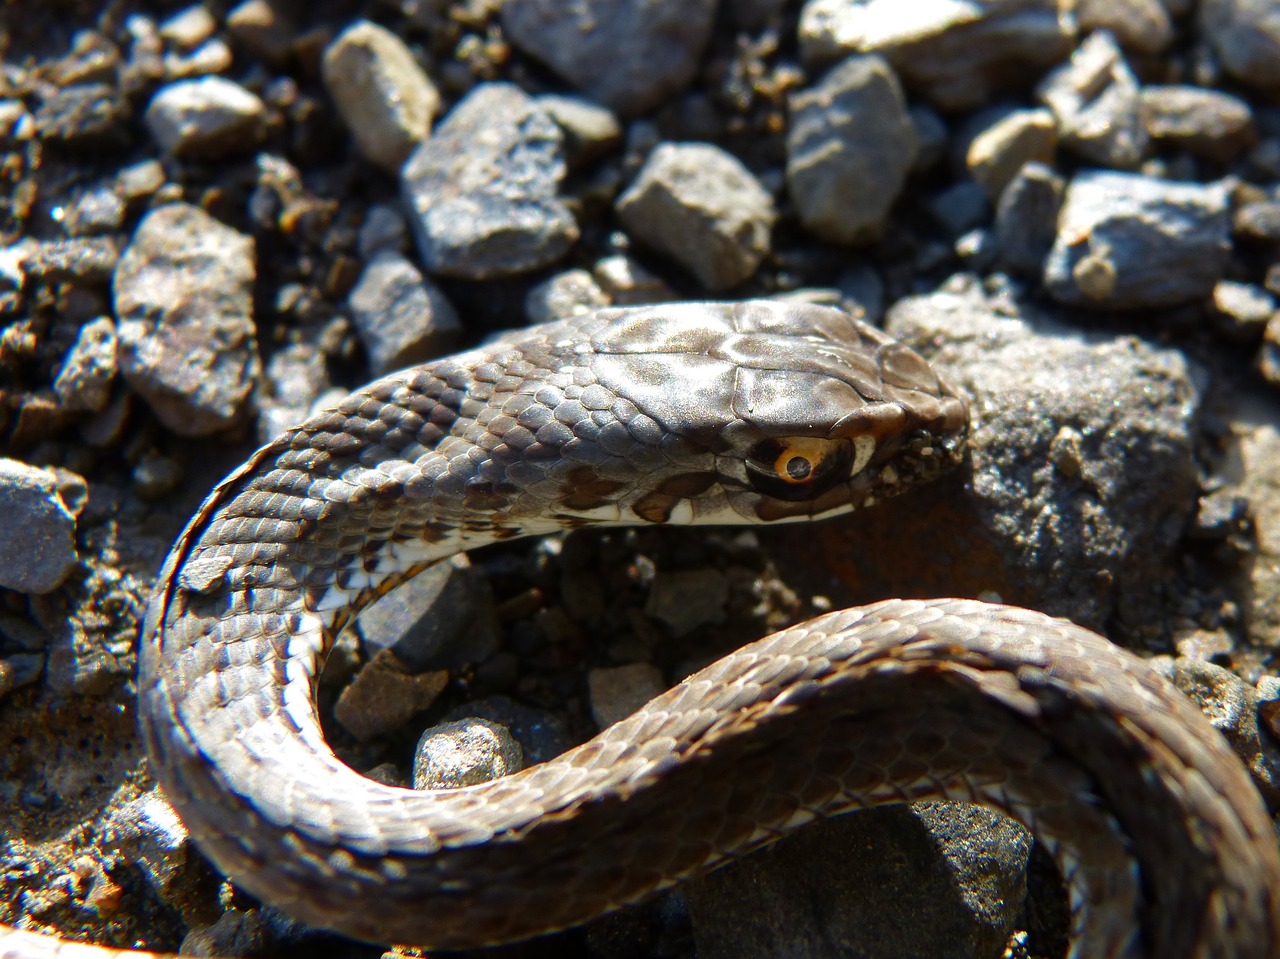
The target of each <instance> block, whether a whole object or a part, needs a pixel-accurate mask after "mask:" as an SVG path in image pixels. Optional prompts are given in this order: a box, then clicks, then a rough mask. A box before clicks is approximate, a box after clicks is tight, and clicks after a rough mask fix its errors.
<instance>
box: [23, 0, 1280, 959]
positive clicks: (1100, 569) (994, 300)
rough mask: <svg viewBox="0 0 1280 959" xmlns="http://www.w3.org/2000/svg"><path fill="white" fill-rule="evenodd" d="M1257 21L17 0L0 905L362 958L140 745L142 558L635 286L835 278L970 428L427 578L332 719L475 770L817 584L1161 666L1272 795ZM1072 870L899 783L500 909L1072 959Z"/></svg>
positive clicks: (1271, 206) (706, 292)
mask: <svg viewBox="0 0 1280 959" xmlns="http://www.w3.org/2000/svg"><path fill="white" fill-rule="evenodd" d="M1068 7H1070V8H1071V9H1070V10H1069V11H1068V10H1067V9H1066V8H1068ZM1277 24H1280V5H1278V4H1277V3H1276V2H1275V0H1199V2H1198V3H1193V2H1191V0H1109V2H1093V0H1078V2H1077V3H1072V4H1066V3H1054V2H1051V0H1017V2H1004V3H994V2H991V3H980V2H977V0H975V2H972V3H966V4H959V3H957V4H951V5H946V4H927V3H924V2H915V0H809V2H807V3H804V4H800V3H789V2H779V0H736V2H732V0H723V2H721V3H719V4H717V3H716V2H715V0H649V2H639V0H631V2H627V0H582V2H579V3H575V4H572V5H569V4H565V3H557V2H554V0H506V2H505V3H504V2H502V0H469V2H464V3H448V2H446V0H367V2H358V0H350V2H347V0H319V2H312V3H308V4H301V3H290V2H286V0H243V2H240V3H238V4H235V3H231V2H229V0H226V2H223V0H208V2H206V3H204V4H199V3H197V4H195V5H192V6H186V7H184V6H180V5H166V4H159V3H152V4H146V3H142V2H136V0H113V2H109V3H96V2H71V0H65V2H55V3H43V2H41V3H37V2H34V0H26V2H24V0H0V56H2V57H3V73H2V74H0V182H2V183H3V186H2V187H0V922H4V923H9V924H19V925H22V926H24V927H28V928H32V929H40V930H47V931H56V932H59V933H61V934H64V935H69V936H75V937H77V938H83V939H86V940H89V941H94V942H102V943H112V944H116V945H124V946H129V945H140V946H147V947H151V948H160V949H173V948H177V947H179V946H180V945H181V946H183V948H185V949H192V950H195V949H202V950H205V951H204V952H203V954H207V955H254V956H318V955H331V954H332V955H343V956H346V955H359V956H364V955H368V956H377V955H380V954H381V952H382V950H380V949H378V948H374V947H365V946H360V945H357V944H354V943H350V942H346V941H344V940H340V939H337V938H336V937H333V936H330V935H326V934H322V933H317V932H315V931H310V930H306V929H300V928H297V927H296V926H295V925H293V924H291V923H290V922H289V921H288V920H287V919H286V918H285V917H283V916H280V915H278V914H276V913H274V912H272V911H271V910H270V909H263V908H259V907H257V905H256V904H255V903H254V902H252V901H251V900H249V899H248V898H247V897H245V896H244V895H243V894H240V893H238V892H237V891H236V890H235V889H234V888H232V887H231V886H230V885H229V884H227V883H225V882H223V881H222V880H221V879H220V877H218V876H216V875H215V874H214V873H212V872H211V871H210V870H209V869H208V867H207V866H205V865H204V863H203V861H202V860H201V859H200V857H199V854H198V853H197V852H196V851H195V850H194V849H192V848H191V847H190V845H189V844H188V843H187V842H186V840H185V836H184V835H183V832H182V829H181V826H180V824H178V823H177V822H176V821H175V820H174V819H173V817H172V813H171V812H170V811H169V809H168V807H167V806H166V805H165V804H164V802H163V800H162V799H161V798H160V797H159V796H158V794H157V793H156V792H155V791H154V790H152V788H151V783H150V781H149V778H148V774H147V770H146V763H145V760H144V759H143V757H142V753H141V747H140V743H139V742H138V739H137V736H136V733H135V731H134V724H133V715H132V676H133V673H134V670H135V666H136V661H135V655H134V645H135V640H136V632H137V627H138V623H139V621H140V618H141V615H142V612H143V610H144V608H145V603H146V599H147V596H148V594H149V591H150V589H151V586H152V583H153V581H154V577H155V573H156V571H157V570H158V568H159V566H160V563H161V561H162V559H163V557H164V554H165V552H166V551H167V549H168V547H169V545H170V543H172V541H173V539H174V537H175V536H176V535H177V533H178V531H179V530H180V529H181V527H182V525H183V524H184V522H185V521H186V519H187V518H188V517H189V516H190V514H191V512H192V511H193V510H194V508H195V506H196V505H197V504H198V502H199V500H200V499H201V498H202V497H203V495H204V494H205V493H206V492H207V491H208V490H209V488H210V487H211V486H212V485H213V484H214V483H216V482H217V481H218V479H220V478H221V476H222V475H224V474H225V473H226V472H228V471H229V470H230V469H231V468H233V467H234V466H235V465H237V464H238V463H239V462H241V461H242V460H243V459H244V458H245V457H246V456H247V455H248V454H249V453H250V452H251V451H252V449H253V448H254V447H255V445H256V444H258V443H259V442H263V441H265V440H266V439H268V438H270V437H271V436H273V435H274V434H275V433H276V432H277V431H279V430H280V429H281V428H282V427H284V426H286V425H288V424H291V423H293V422H296V421H297V420H298V419H300V418H301V417H303V416H305V415H306V414H307V412H308V411H309V410H312V409H314V408H316V407H319V406H323V405H325V404H326V403H328V402H330V401H332V399H333V398H334V397H335V396H339V395H341V394H342V393H344V392H345V391H346V390H348V389H350V388H351V387H353V386H356V385H358V384H360V383H362V382H364V381H366V380H368V379H369V378H371V377H373V376H375V375H378V374H380V373H382V372H385V371H388V370H393V369H396V368H399V367H401V366H404V365H407V364H412V363H415V362H419V361H422V360H424V359H428V358H430V357H432V356H437V355H441V354H442V353H446V352H449V351H450V350H452V349H455V348H459V347H463V346H466V345H469V344H473V343H475V342H478V341H480V340H481V339H483V338H484V337H485V336H486V335H487V334H488V333H490V332H492V331H494V330H498V329H502V328H506V327H511V326H519V325H522V324H525V323H529V322H536V321H541V320H546V319H550V318H554V317H557V316H564V315H570V314H573V313H575V312H579V311H584V310H588V309H592V308H594V307H597V306H601V305H610V304H615V305H627V304H641V303H656V302H662V301H666V300H675V299H708V298H723V299H742V298H747V297H758V296H776V297H801V298H805V299H810V300H818V301H821V302H828V303H833V304H838V305H841V306H843V307H844V308H846V309H848V310H850V311H852V312H854V313H856V314H859V315H861V316H864V317H865V318H866V319H868V320H869V321H871V322H874V323H878V324H881V325H884V326H885V327H886V328H888V329H889V330H891V331H892V332H894V333H895V334H896V335H898V336H900V337H902V338H903V339H905V340H907V341H908V342H910V343H912V344H913V345H915V346H916V347H917V348H918V349H920V350H921V351H922V352H924V353H926V354H927V355H928V356H930V358H931V359H933V361H934V362H935V364H937V365H938V366H939V368H941V369H943V370H944V371H945V372H946V373H947V375H949V376H950V377H951V378H952V379H953V380H954V381H956V382H957V383H959V384H960V385H961V386H962V387H963V388H964V389H965V390H966V391H967V392H968V393H969V394H970V395H971V396H972V398H973V408H974V432H973V443H972V451H971V455H970V457H969V460H968V462H967V463H966V465H965V466H964V467H963V468H962V469H961V470H959V471H958V472H957V473H955V474H953V475H951V476H949V477H947V478H945V479H943V480H942V481H940V482H938V483H937V484H935V485H934V486H933V487H932V488H929V489H926V490H922V491H920V492H919V493H918V494H917V495H915V496H913V497H910V498H909V500H910V501H909V502H907V501H891V502H889V503H886V504H883V505H882V506H880V507H877V508H876V509H874V510H870V511H868V512H866V513H865V514H859V515H855V516H852V517H849V518H846V519H842V520H839V521H834V522H830V523H827V524H824V525H822V526H820V527H815V528H809V529H803V530H799V529H781V528H779V529H763V530H753V531H740V530H732V529H725V530H714V531H707V530H696V531H689V530H679V529H644V530H634V531H612V532H604V533H599V532H590V531H579V532H576V533H574V534H572V535H569V536H563V537H553V538H549V539H547V540H545V541H542V542H530V543H514V544H504V545H502V546H499V547H495V548H492V549H489V550H487V551H484V552H482V553H479V554H477V555H476V556H474V557H472V558H471V560H470V562H467V561H465V560H459V561H457V562H454V563H451V564H447V565H446V566H444V567H442V568H439V569H437V570H434V571H432V573H431V574H430V575H424V576H423V577H421V578H420V579H419V580H417V581H415V582H414V583H413V584H412V585H411V586H410V587H406V588H405V589H404V590H402V591H401V594H397V595H395V596H393V597H389V598H388V599H387V600H384V601H383V602H382V603H380V604H379V605H378V606H376V607H374V608H373V609H372V610H370V611H368V612H367V613H366V614H365V615H364V616H362V618H361V621H360V623H359V625H358V627H357V629H356V630H353V631H351V632H350V634H349V635H347V636H346V637H344V642H343V643H342V644H341V645H340V647H339V649H338V651H337V652H336V653H335V655H334V657H333V658H332V660H331V661H330V663H329V666H328V668H327V670H326V673H325V676H324V680H323V684H322V688H321V706H322V711H323V714H324V719H325V723H326V728H327V730H328V732H329V735H330V739H331V742H333V743H334V744H335V747H336V748H337V750H338V752H339V753H340V755H341V756H342V757H343V758H344V759H345V760H346V761H347V762H349V763H350V764H351V765H353V766H354V767H356V768H357V769H360V770H362V771H365V772H367V773H368V774H369V775H372V776H373V777H374V778H378V779H382V780H384V781H388V782H401V783H418V784H422V783H444V782H462V781H467V779H468V777H473V776H475V775H476V772H475V769H476V768H477V767H480V768H483V769H485V770H486V772H485V773H484V775H497V774H499V773H500V772H501V771H502V770H504V769H508V768H512V767H513V766H514V765H518V764H519V763H520V762H521V761H524V762H534V761H539V760H541V759H543V758H547V757H549V756H551V755H555V754H556V753H557V752H559V751H561V750H563V749H564V748H566V747H568V746H569V745H572V744H574V743H577V742H581V741H583V740H584V739H586V738H588V737H589V736H591V735H592V734H593V733H594V732H595V731H596V730H597V729H598V728H600V726H602V725H607V724H608V723H610V722H612V721H614V720H616V719H617V718H619V717H620V716H623V715H626V713H627V712H628V711H629V710H630V709H632V708H634V707H635V705H637V704H638V703H639V702H643V701H644V700H645V699H646V698H647V697H648V696H650V695H652V694H653V693H656V692H658V691H660V690H662V689H663V688H665V687H666V686H667V685H669V684H670V683H672V682H674V681H677V680H679V679H680V678H681V677H682V676H684V675H686V674H688V673H689V672H691V671H692V670H694V669H696V668H698V667H699V666H701V665H703V664H705V663H707V662H709V661H711V660H712V659H714V658H715V657H716V656H717V655H719V654H721V653H723V652H724V651H726V650H728V649H731V648H733V647H734V646H736V645H739V644H741V643H742V642H745V641H747V640H750V639H754V638H756V637H759V636H761V635H764V634H765V633H767V632H769V631H771V630H773V629H775V628H778V627H780V626H782V625H786V624H788V623H792V622H795V621H798V620H800V619H803V618H806V617H807V616H810V615H812V614H814V613H816V612H819V611H822V610H825V609H829V608H836V607H840V606H845V605H850V604H853V603H856V602H862V601H867V600H871V599H875V598H880V597H884V596H940V595H955V596H979V597H982V598H994V597H999V598H1001V599H1003V600H1004V601H1006V602H1013V603H1018V604H1021V605H1026V606H1030V607H1034V608H1037V609H1043V610H1046V611H1048V612H1050V613H1053V614H1056V615H1062V616H1068V617H1070V618H1072V619H1074V620H1076V621H1077V622H1080V623H1082V624H1084V625H1087V626H1089V627H1091V628H1094V629H1098V630H1101V631H1103V632H1105V633H1106V634H1107V635H1109V636H1110V637H1111V638H1112V639H1114V640H1115V641H1117V642H1121V643H1123V644H1125V645H1127V646H1129V647H1131V648H1134V649H1136V650H1138V651H1140V652H1142V653H1144V654H1146V655H1149V656H1151V657H1153V662H1154V663H1155V665H1156V666H1157V668H1159V669H1160V670H1161V671H1162V672H1164V673H1166V674H1167V675H1168V676H1170V677H1171V678H1173V679H1174V681H1175V682H1177V683H1178V684H1179V685H1180V686H1181V687H1182V688H1183V689H1184V690H1186V691H1187V692H1188V693H1189V694H1191V695H1192V696H1193V697H1195V698H1196V699H1197V701H1198V702H1200V703H1201V704H1202V705H1203V706H1204V707H1205V709H1206V712H1208V713H1209V714H1210V715H1211V716H1212V717H1213V718H1214V721H1215V722H1216V723H1218V724H1219V725H1220V726H1221V728H1223V729H1224V731H1225V732H1226V733H1227V735H1228V737H1229V738H1230V740H1231V742H1232V743H1233V745H1234V746H1235V747H1236V748H1237V749H1238V750H1239V751H1240V753H1241V755H1242V757H1243V758H1244V759H1245V761H1246V763H1247V764H1248V765H1249V767H1250V769H1251V771H1252V772H1253V774H1254V777H1255V780H1256V781H1257V783H1258V786H1259V789H1260V790H1261V791H1262V793H1263V796H1264V798H1265V799H1266V800H1267V801H1268V802H1269V803H1271V804H1272V808H1273V809H1274V808H1276V806H1277V803H1278V802H1280V765H1277V764H1278V763H1280V752H1278V751H1277V745H1276V741H1275V739H1274V736H1275V735H1276V734H1277V733H1278V732H1280V679H1277V678H1276V677H1275V676H1274V675H1270V674H1269V670H1271V669H1272V668H1273V667H1272V662H1273V659H1274V657H1275V651H1276V649H1277V647H1280V402H1278V400H1277V393H1276V390H1277V388H1278V387H1280V310H1278V308H1277V296H1280V107H1277V106H1276V105H1275V104H1276V103H1277V99H1276V94H1277V93H1280V32H1278V28H1277ZM588 25H591V28H590V29H588ZM473 717H479V718H480V719H482V720H483V722H477V721H476V720H475V719H473ZM442 723H450V724H453V725H448V726H444V727H442V728H440V729H437V730H436V731H435V732H434V733H433V734H432V735H430V736H428V737H426V738H424V740H423V742H422V743H419V736H420V734H421V733H422V732H423V730H426V729H429V728H432V727H436V726H437V725H438V724H442ZM512 737H514V742H515V743H518V745H514V744H513V740H512ZM460 753H461V755H463V756H464V758H463V759H461V760H458V759H457V756H458V755H459V754H460ZM522 756H523V760H522V759H521V757H522ZM1063 909H1064V898H1063V893H1062V890H1061V887H1060V884H1059V883H1058V881H1057V878H1056V875H1055V872H1054V869H1053V866H1052V864H1051V863H1050V862H1049V861H1048V859H1047V856H1046V855H1045V854H1044V853H1043V852H1042V851H1040V850H1039V849H1038V848H1036V847H1035V846H1034V844H1033V843H1031V842H1030V840H1029V839H1028V837H1027V836H1026V834H1025V833H1024V832H1022V831H1021V829H1020V828H1018V827H1017V826H1016V825H1015V824H1013V823H1011V822H1009V821H1007V820H1004V819H1002V818H1000V817H995V816H992V815H988V814H986V813H985V812H983V811H981V810H974V809H972V808H970V807H966V806H960V805H950V804H922V805H919V806H915V807H911V808H894V809H887V810H882V811H877V812H875V813H871V814H866V815H863V816H858V817H845V818H844V819H843V820H839V821H836V822H833V823H830V824H827V825H825V826H821V827H817V828H815V829H810V830H807V831H806V832H805V833H804V834H802V835H800V836H798V837H796V838H794V839H792V840H788V841H786V842H783V843H780V844H779V845H778V846H775V847H773V848H771V849H769V850H766V851H764V852H763V853H760V854H757V855H755V856H752V857H750V859H749V860H747V861H746V862H744V863H742V864H740V865H736V866H734V867H732V868H729V869H726V870H724V871H722V872H720V873H718V874H716V875H715V876H713V877H711V878H709V879H707V880H703V881H700V882H698V883H695V884H692V885H691V886H689V887H688V888H687V890H686V891H678V892H676V893H673V894H669V895H667V896H665V897H664V898H662V899H660V900H659V901H657V902H655V903H651V904H649V905H646V906H644V907H640V908H637V909H632V910H629V911H627V912H624V913H622V914H620V915H617V916H614V917H609V918H606V919H604V920H601V921H598V922H596V923H593V924H591V925H589V926H588V927H586V928H585V929H582V930H576V931H571V932H568V933H564V934H560V935H557V936H552V937H547V938H545V939H543V940H539V941H537V942H534V943H529V944H523V945H518V946H512V947H507V948H505V949H503V950H500V951H498V952H496V953H490V954H509V955H511V956H513V957H514V956H521V957H523V956H542V955H556V956H565V955H573V956H578V955H582V956H597V957H651V956H655V957H656V956H671V957H686V956H693V955H696V956H699V957H701V959H710V957H715V956H726V957H727V956H734V957H743V956H783V955H785V956H796V957H800V956H804V957H819V956H830V955H854V954H856V955H860V956H868V957H871V956H874V957H880V956H885V957H888V956H902V955H929V956H934V957H952V956H955V957H985V956H1000V955H1004V954H1007V955H1018V956H1056V955H1061V954H1062V951H1063V941H1062V937H1063V933H1062V928H1063V922H1062V915H1063Z"/></svg>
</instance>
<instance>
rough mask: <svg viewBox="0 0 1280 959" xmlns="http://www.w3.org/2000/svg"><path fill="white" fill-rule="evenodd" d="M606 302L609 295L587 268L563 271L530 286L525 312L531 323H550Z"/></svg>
mask: <svg viewBox="0 0 1280 959" xmlns="http://www.w3.org/2000/svg"><path fill="white" fill-rule="evenodd" d="M608 305H609V297H608V294H606V293H605V291H604V290H603V289H602V288H601V287H600V284H599V283H597V282H596V280H595V277H593V276H592V275H591V274H590V273H588V272H587V271H586V270H566V271H565V272H563V273H557V274H556V275H555V276H553V277H551V278H549V279H546V280H543V281H542V282H541V283H538V284H536V285H535V286H533V287H531V288H530V289H529V292H528V293H527V294H526V295H525V298H524V314H525V316H526V317H528V319H529V322H530V323H550V322H551V321H552V320H559V319H566V318H568V317H571V316H581V315H582V314H583V313H590V312H591V311H592V310H597V309H600V308H601V307H605V306H608Z"/></svg>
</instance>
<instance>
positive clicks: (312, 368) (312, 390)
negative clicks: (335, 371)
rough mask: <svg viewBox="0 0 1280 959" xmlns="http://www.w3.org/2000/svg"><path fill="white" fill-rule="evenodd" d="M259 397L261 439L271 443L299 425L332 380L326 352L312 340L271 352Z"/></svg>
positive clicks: (259, 435) (259, 436)
mask: <svg viewBox="0 0 1280 959" xmlns="http://www.w3.org/2000/svg"><path fill="white" fill-rule="evenodd" d="M264 373H265V376H264V381H265V382H264V385H265V386H266V390H265V393H266V395H265V396H260V397H259V399H258V441H259V442H261V443H269V442H271V441H272V440H273V439H275V438H276V437H277V436H279V435H280V434H281V433H283V432H284V431H285V430H286V429H290V428H291V427H294V426H297V425H298V424H299V423H301V422H302V421H303V420H305V419H306V418H307V416H308V415H309V414H310V413H311V411H312V410H313V409H314V408H315V407H316V404H317V402H318V401H319V399H320V397H321V396H322V395H323V394H324V393H325V391H326V390H329V389H330V388H331V387H332V386H333V384H332V382H330V379H329V370H328V368H327V364H326V363H325V358H324V353H323V351H321V350H320V349H319V348H318V347H317V346H316V345H315V344H312V343H292V344H290V345H289V346H286V347H285V348H284V349H282V350H278V351H276V352H275V353H273V354H272V355H271V359H269V360H268V361H267V364H266V368H265V370H264Z"/></svg>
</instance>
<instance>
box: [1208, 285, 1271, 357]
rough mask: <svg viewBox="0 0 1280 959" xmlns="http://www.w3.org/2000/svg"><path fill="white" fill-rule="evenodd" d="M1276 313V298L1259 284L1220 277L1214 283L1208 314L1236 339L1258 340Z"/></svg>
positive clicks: (1245, 341)
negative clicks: (1219, 279) (1220, 278)
mask: <svg viewBox="0 0 1280 959" xmlns="http://www.w3.org/2000/svg"><path fill="white" fill-rule="evenodd" d="M1275 315H1276V298H1275V297H1274V296H1272V295H1271V294H1270V293H1268V292H1267V291H1266V290H1265V289H1263V288H1262V287H1260V286H1256V285H1254V284H1252V283H1239V282H1236V281H1235V280H1221V281H1219V282H1218V283H1216V284H1215V285H1214V287H1213V295H1212V297H1211V298H1210V303H1209V318H1210V320H1211V321H1212V322H1213V325H1214V326H1215V327H1216V328H1217V329H1218V330H1220V331H1221V332H1222V333H1223V334H1225V335H1226V336H1227V337H1228V338H1230V339H1232V340H1234V341H1236V342H1237V343H1257V342H1258V341H1259V340H1260V339H1262V336H1263V334H1264V333H1265V332H1266V329H1267V323H1269V322H1270V320H1271V318H1272V317H1273V316H1275Z"/></svg>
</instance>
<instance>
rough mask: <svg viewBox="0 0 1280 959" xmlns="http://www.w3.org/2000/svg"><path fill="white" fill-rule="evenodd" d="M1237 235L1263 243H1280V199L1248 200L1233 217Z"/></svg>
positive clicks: (1233, 226) (1233, 228)
mask: <svg viewBox="0 0 1280 959" xmlns="http://www.w3.org/2000/svg"><path fill="white" fill-rule="evenodd" d="M1231 229H1232V232H1233V233H1235V235H1236V236H1238V237H1240V238H1242V239H1247V240H1258V241H1261V242H1263V243H1280V200H1260V201H1257V202H1247V203H1245V204H1244V205H1243V206H1240V207H1238V208H1237V209H1236V212H1235V215H1234V216H1233V217H1232V218H1231Z"/></svg>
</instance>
